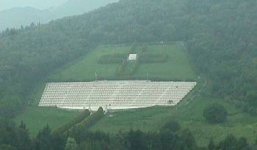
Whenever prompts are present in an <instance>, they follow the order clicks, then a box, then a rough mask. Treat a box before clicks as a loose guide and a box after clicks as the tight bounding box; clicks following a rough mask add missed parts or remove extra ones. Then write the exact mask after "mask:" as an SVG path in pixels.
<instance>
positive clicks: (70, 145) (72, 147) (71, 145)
mask: <svg viewBox="0 0 257 150" xmlns="http://www.w3.org/2000/svg"><path fill="white" fill-rule="evenodd" d="M77 149H78V145H77V142H76V140H75V139H74V138H71V137H69V138H68V139H67V142H66V145H65V150H77Z"/></svg>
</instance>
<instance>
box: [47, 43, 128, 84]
mask: <svg viewBox="0 0 257 150" xmlns="http://www.w3.org/2000/svg"><path fill="white" fill-rule="evenodd" d="M128 49H129V47H118V46H111V47H110V46H108V47H98V48H97V49H96V50H94V51H92V52H90V53H89V54H87V55H86V56H85V57H83V58H81V59H80V60H78V61H76V62H73V63H72V64H69V65H68V66H66V67H65V68H62V69H60V70H59V71H58V72H57V73H55V74H53V75H51V76H50V77H49V78H50V79H51V80H52V81H89V80H95V74H97V76H98V77H99V78H113V77H115V74H116V71H117V68H118V67H119V64H98V63H97V62H98V59H99V58H101V56H104V55H108V54H116V53H118V54H124V53H125V54H127V53H128Z"/></svg>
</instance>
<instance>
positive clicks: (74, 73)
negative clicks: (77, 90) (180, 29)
mask: <svg viewBox="0 0 257 150" xmlns="http://www.w3.org/2000/svg"><path fill="white" fill-rule="evenodd" d="M130 49H131V47H129V46H100V47H98V48H97V49H95V50H94V51H92V52H90V53H89V54H87V55H86V56H85V57H83V58H81V59H80V60H77V61H76V62H73V63H71V64H69V65H67V66H66V67H64V68H61V69H60V70H59V71H57V72H56V73H54V74H53V75H51V76H50V77H49V80H51V81H89V80H94V79H95V74H97V76H98V78H99V79H115V78H118V76H117V70H118V68H119V66H120V65H121V64H98V60H99V59H100V58H101V57H102V56H104V55H113V54H125V55H127V54H129V51H130ZM146 52H147V53H152V54H165V55H168V61H167V62H164V63H149V64H141V63H140V64H139V68H138V69H137V70H136V72H135V74H134V75H132V77H133V78H135V79H137V78H139V79H147V75H148V77H149V79H151V78H158V79H163V80H194V79H196V74H195V73H194V71H193V69H192V67H191V64H190V62H189V60H188V58H187V54H186V52H185V50H184V49H183V48H181V47H179V46H177V45H176V44H170V45H149V46H147V50H146ZM125 79H126V78H125Z"/></svg>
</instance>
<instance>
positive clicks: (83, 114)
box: [53, 110, 90, 134]
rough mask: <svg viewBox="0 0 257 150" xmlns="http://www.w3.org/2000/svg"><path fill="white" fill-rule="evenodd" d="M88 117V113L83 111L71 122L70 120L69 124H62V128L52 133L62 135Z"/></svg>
mask: <svg viewBox="0 0 257 150" xmlns="http://www.w3.org/2000/svg"><path fill="white" fill-rule="evenodd" d="M89 116H90V111H89V110H84V111H83V112H81V113H80V114H79V115H78V116H76V117H75V118H74V119H73V120H71V121H70V122H68V123H66V124H64V125H63V126H61V127H59V128H57V129H56V130H54V131H53V133H54V134H62V133H64V132H66V131H68V130H69V129H70V128H71V127H73V126H75V125H76V124H78V123H80V122H81V121H83V120H84V119H85V118H87V117H89Z"/></svg>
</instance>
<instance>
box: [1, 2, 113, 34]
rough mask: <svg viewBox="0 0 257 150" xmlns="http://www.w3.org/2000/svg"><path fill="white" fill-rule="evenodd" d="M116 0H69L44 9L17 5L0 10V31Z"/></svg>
mask: <svg viewBox="0 0 257 150" xmlns="http://www.w3.org/2000/svg"><path fill="white" fill-rule="evenodd" d="M117 1H118V0H93V1H92V0H87V1H85V0H69V1H67V2H66V3H64V4H62V5H60V6H58V7H54V8H49V9H45V10H40V9H36V8H32V7H17V8H12V9H8V10H4V11H0V20H1V22H0V31H1V30H4V29H6V28H20V27H21V26H27V25H30V24H31V23H32V22H33V23H36V24H37V23H43V24H44V23H47V22H49V21H51V20H55V19H58V18H62V17H65V16H73V15H79V14H83V13H86V12H89V11H92V10H94V9H97V8H99V7H102V6H105V5H107V4H109V3H112V2H117Z"/></svg>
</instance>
